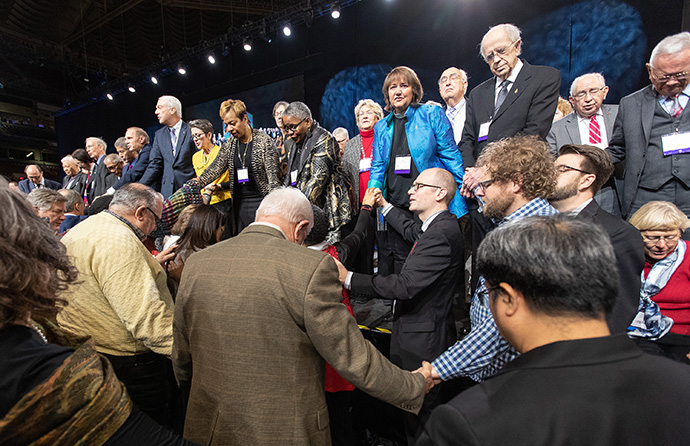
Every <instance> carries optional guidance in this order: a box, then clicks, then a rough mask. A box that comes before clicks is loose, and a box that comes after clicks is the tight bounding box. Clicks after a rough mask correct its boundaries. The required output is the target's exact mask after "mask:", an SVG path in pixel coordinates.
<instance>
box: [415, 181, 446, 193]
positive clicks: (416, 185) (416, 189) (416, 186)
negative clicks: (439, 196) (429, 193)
mask: <svg viewBox="0 0 690 446" xmlns="http://www.w3.org/2000/svg"><path fill="white" fill-rule="evenodd" d="M422 187H434V188H436V189H443V187H441V186H434V185H433V184H424V183H412V186H410V190H413V191H415V192H417V191H418V190H419V189H420V188H422Z"/></svg>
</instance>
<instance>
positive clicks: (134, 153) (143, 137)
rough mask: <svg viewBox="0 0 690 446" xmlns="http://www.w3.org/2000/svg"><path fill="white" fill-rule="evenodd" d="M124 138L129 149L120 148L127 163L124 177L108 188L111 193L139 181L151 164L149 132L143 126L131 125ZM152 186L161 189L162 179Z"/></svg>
mask: <svg viewBox="0 0 690 446" xmlns="http://www.w3.org/2000/svg"><path fill="white" fill-rule="evenodd" d="M124 138H125V144H126V149H127V150H123V151H120V150H118V154H120V157H122V159H123V160H125V162H126V163H127V164H126V165H125V167H124V169H122V170H123V172H122V177H121V178H120V179H119V180H117V182H116V183H115V184H113V186H112V187H111V188H110V189H108V194H109V195H113V194H114V193H115V191H116V190H118V189H119V188H121V187H122V186H124V185H125V184H127V183H136V182H138V181H139V180H140V179H141V177H142V176H144V172H146V168H147V167H148V165H149V156H150V155H151V146H150V145H149V135H148V133H146V131H145V130H144V129H142V128H139V127H130V128H128V129H127V132H126V133H125V136H124ZM152 187H153V189H155V190H159V189H160V181H158V182H157V183H156V184H154V185H153V186H152Z"/></svg>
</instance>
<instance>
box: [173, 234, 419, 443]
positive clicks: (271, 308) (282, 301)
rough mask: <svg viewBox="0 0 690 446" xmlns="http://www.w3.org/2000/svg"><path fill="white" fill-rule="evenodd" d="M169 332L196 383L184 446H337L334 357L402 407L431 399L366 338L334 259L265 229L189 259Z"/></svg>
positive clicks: (177, 364)
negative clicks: (330, 373)
mask: <svg viewBox="0 0 690 446" xmlns="http://www.w3.org/2000/svg"><path fill="white" fill-rule="evenodd" d="M286 259H289V260H290V261H289V262H286V261H285V260H286ZM173 335H174V344H173V354H172V360H173V366H174V370H175V376H176V377H177V379H178V382H179V383H180V385H181V386H182V387H183V388H189V387H190V386H191V392H190V395H189V403H188V405H187V417H186V420H185V428H184V432H185V438H187V439H189V440H191V441H194V442H198V443H200V444H218V445H221V444H238V445H240V444H242V445H244V444H246V445H250V444H251V445H284V444H289V445H329V444H330V433H329V428H328V423H329V421H328V410H327V408H326V401H325V395H324V374H325V364H326V361H328V363H329V364H330V365H331V366H332V367H333V368H334V369H335V370H336V371H338V373H340V375H341V376H342V377H343V378H345V379H346V380H348V381H350V382H351V383H352V384H354V385H355V386H357V387H359V388H360V389H362V390H363V391H365V392H367V393H369V394H371V395H372V396H374V397H376V398H380V399H383V400H384V401H387V402H389V403H391V404H394V405H396V406H398V407H399V408H402V409H404V410H407V411H411V412H415V413H416V412H417V411H418V410H419V408H420V406H421V403H422V400H423V398H424V383H423V379H422V377H421V375H420V376H417V375H414V374H410V373H409V372H404V371H402V370H400V369H398V368H397V367H395V366H393V365H392V364H391V363H390V362H389V361H388V360H386V358H385V357H383V355H381V354H380V353H379V352H378V350H376V348H375V347H374V346H373V345H372V344H371V343H369V342H367V341H366V340H365V339H364V338H363V337H362V335H361V333H360V331H359V329H358V328H357V325H356V322H355V320H354V318H353V317H352V316H351V315H350V313H349V312H348V310H347V308H346V307H345V305H343V303H342V287H341V286H340V282H339V281H338V271H337V268H336V266H335V263H334V261H333V259H332V258H331V257H330V256H329V255H328V254H326V253H323V252H320V251H314V250H311V249H307V248H305V247H302V246H298V245H296V244H294V243H291V242H290V241H288V240H287V239H286V238H285V236H284V235H283V234H282V233H281V232H280V231H279V230H278V229H276V228H274V227H270V226H267V225H263V224H253V225H251V226H249V227H247V228H246V229H245V230H244V231H242V232H241V233H240V234H239V235H238V236H236V237H233V238H231V239H228V240H226V241H223V242H220V243H217V244H215V245H213V246H210V247H208V248H206V249H204V250H202V251H199V252H197V253H195V254H192V255H191V256H190V257H189V259H188V260H187V263H186V264H185V267H184V273H183V275H182V280H181V283H180V288H179V290H178V293H177V301H176V303H175V318H174V324H173Z"/></svg>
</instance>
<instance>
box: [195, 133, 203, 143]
mask: <svg viewBox="0 0 690 446" xmlns="http://www.w3.org/2000/svg"><path fill="white" fill-rule="evenodd" d="M204 136H206V135H205V134H204V133H192V139H193V140H194V141H196V140H198V139H204Z"/></svg>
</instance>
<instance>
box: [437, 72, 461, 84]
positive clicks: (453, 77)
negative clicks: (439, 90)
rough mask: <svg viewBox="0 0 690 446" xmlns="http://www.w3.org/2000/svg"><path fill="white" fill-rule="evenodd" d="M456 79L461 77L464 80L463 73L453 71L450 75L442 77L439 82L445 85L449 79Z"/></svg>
mask: <svg viewBox="0 0 690 446" xmlns="http://www.w3.org/2000/svg"><path fill="white" fill-rule="evenodd" d="M456 79H459V80H461V81H462V75H461V74H460V73H451V74H449V75H448V76H443V77H442V78H441V79H439V80H438V84H439V85H443V84H445V83H446V82H448V81H454V80H456Z"/></svg>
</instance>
